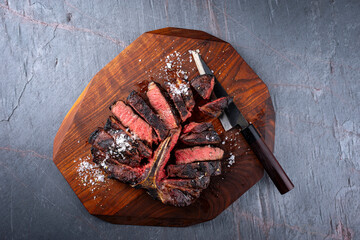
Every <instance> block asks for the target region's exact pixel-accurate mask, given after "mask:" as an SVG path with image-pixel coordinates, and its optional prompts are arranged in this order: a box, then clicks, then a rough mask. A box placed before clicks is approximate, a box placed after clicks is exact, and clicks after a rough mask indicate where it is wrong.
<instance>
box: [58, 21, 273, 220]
mask: <svg viewBox="0 0 360 240" xmlns="http://www.w3.org/2000/svg"><path fill="white" fill-rule="evenodd" d="M195 49H199V51H200V53H201V54H202V56H203V58H204V60H205V61H206V62H207V64H208V66H209V67H210V68H211V69H213V70H214V74H215V75H216V76H217V78H218V80H219V81H220V82H221V83H222V85H223V86H224V88H225V89H227V91H228V93H229V95H231V96H233V97H234V102H235V103H236V105H237V106H238V107H239V108H240V110H242V112H243V114H244V116H245V117H246V118H247V119H248V120H249V121H250V122H252V123H253V124H254V125H255V126H256V127H257V129H258V130H259V131H260V133H261V134H262V136H263V137H264V138H265V141H266V143H267V145H268V146H269V147H270V148H271V149H273V145H274V131H275V124H274V123H275V116H274V111H273V106H272V102H271V98H270V95H269V92H268V89H267V87H266V85H265V84H264V83H263V82H262V81H261V79H260V78H259V77H258V76H257V75H256V73H255V72H254V71H253V70H252V69H251V68H250V67H249V66H248V64H247V63H246V62H245V61H244V60H243V59H242V58H241V56H240V55H239V54H238V53H237V52H236V51H235V49H234V48H233V47H232V46H231V45H230V44H228V43H226V42H224V41H222V40H220V39H218V38H215V37H213V36H211V35H209V34H207V33H205V32H201V31H194V30H187V29H176V28H165V29H160V30H156V31H153V32H147V33H144V34H143V35H141V36H140V37H139V38H137V39H136V40H135V41H134V42H133V43H132V44H131V45H129V46H128V47H127V48H126V49H125V50H123V51H122V52H121V53H120V54H119V55H118V56H117V57H115V58H114V59H113V60H112V61H111V62H110V63H109V64H107V65H106V66H105V67H104V68H103V69H102V70H100V71H99V72H98V73H97V74H96V75H95V76H94V78H93V79H92V80H91V82H90V83H89V84H88V86H87V87H86V88H85V90H84V91H83V93H82V94H81V95H80V97H79V98H78V100H77V101H76V102H75V104H74V105H73V107H72V108H71V110H70V111H69V113H68V114H67V116H66V117H65V119H64V121H63V123H62V124H61V126H60V128H59V130H58V133H57V135H56V137H55V140H54V151H53V161H54V163H55V164H56V166H57V167H58V169H59V170H60V172H61V173H62V174H63V176H64V177H65V179H66V180H67V182H68V183H69V184H70V186H71V188H72V189H73V190H74V192H75V193H76V195H77V196H78V197H79V199H80V200H81V202H82V203H83V204H84V206H85V207H86V209H87V210H88V211H89V212H90V213H91V214H93V215H95V216H97V217H99V218H102V219H104V220H106V221H109V222H113V223H119V224H136V225H161V226H187V225H192V224H196V223H200V222H204V221H207V220H210V219H213V218H214V217H216V216H217V215H219V214H220V213H221V212H222V211H223V210H224V209H226V208H227V207H228V206H229V205H230V204H231V203H233V202H234V201H235V200H236V199H238V198H239V197H240V196H241V195H242V194H244V193H245V192H246V191H247V190H248V189H249V188H251V187H252V186H253V185H254V184H255V183H256V182H258V181H259V180H260V179H261V177H262V176H263V168H262V166H261V165H260V163H259V162H258V160H257V159H256V157H255V156H254V155H253V153H252V152H251V151H250V149H249V147H248V145H247V143H246V142H245V141H244V139H243V137H242V135H241V134H239V129H232V130H231V131H228V132H223V129H222V127H221V125H220V123H219V121H218V120H216V121H215V122H214V125H215V128H216V130H217V131H218V132H219V133H221V137H222V139H223V141H225V142H226V143H225V144H224V145H222V147H223V148H224V149H225V152H226V155H225V159H227V158H229V156H230V154H233V155H235V157H236V158H235V159H236V162H235V164H233V165H232V166H231V167H228V166H227V162H226V160H224V168H223V169H224V171H223V174H222V175H221V176H218V177H213V178H212V180H211V184H210V186H209V188H208V189H206V190H204V191H203V192H202V194H201V197H200V198H199V199H198V200H197V201H196V202H195V203H194V204H192V205H191V206H188V207H184V208H178V207H173V206H167V205H164V204H162V203H161V202H160V201H156V200H153V199H152V198H151V197H150V196H149V195H148V194H146V193H145V191H144V190H142V189H134V188H131V187H130V186H128V185H126V184H122V183H120V182H118V181H116V180H109V181H107V183H106V184H104V185H103V186H102V187H100V188H98V189H96V190H93V189H92V188H91V186H83V185H82V183H81V182H80V180H79V179H78V178H77V175H78V173H77V171H76V159H79V158H85V157H86V156H89V152H90V145H89V144H77V142H78V141H80V142H82V143H85V142H86V139H87V138H88V137H89V135H90V133H91V132H92V131H94V129H96V127H98V126H103V125H104V122H105V121H106V119H107V118H108V116H109V115H110V111H109V109H108V106H109V105H110V104H111V103H112V102H114V101H115V100H118V99H125V98H126V97H127V96H128V94H129V93H130V91H131V90H133V89H137V90H138V89H139V88H140V86H141V82H143V81H144V80H145V81H146V80H150V79H153V80H156V81H158V82H160V83H162V82H163V81H164V80H165V79H166V78H167V77H169V76H170V77H171V75H172V74H174V73H173V72H169V71H167V72H165V71H164V66H165V65H166V63H165V61H166V57H167V56H169V55H170V56H175V57H174V61H177V63H175V62H174V63H173V64H174V66H173V68H177V69H178V70H180V68H181V70H183V71H185V72H187V75H188V76H189V78H190V79H191V78H193V77H195V76H196V75H198V73H197V70H196V68H195V63H194V62H193V61H191V60H190V53H189V52H188V50H195ZM177 53H178V54H179V58H177V57H176V55H177ZM171 54H174V55H171ZM180 55H181V56H180ZM170 58H171V57H170ZM180 66H181V67H180ZM196 118H201V116H197V117H194V119H196ZM74 161H75V162H74ZM94 197H96V199H94Z"/></svg>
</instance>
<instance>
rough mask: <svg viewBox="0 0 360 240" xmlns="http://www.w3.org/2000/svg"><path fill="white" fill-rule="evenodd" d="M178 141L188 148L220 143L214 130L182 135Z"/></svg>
mask: <svg viewBox="0 0 360 240" xmlns="http://www.w3.org/2000/svg"><path fill="white" fill-rule="evenodd" d="M180 140H181V142H183V143H184V144H186V145H190V146H196V145H203V144H218V143H220V142H221V138H220V137H219V135H218V134H217V132H215V131H214V130H210V131H204V132H201V133H190V134H186V135H182V136H181V138H180Z"/></svg>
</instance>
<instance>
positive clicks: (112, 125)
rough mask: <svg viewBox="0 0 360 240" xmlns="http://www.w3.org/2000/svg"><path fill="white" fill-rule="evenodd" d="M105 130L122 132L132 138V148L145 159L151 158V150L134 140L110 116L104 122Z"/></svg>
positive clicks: (131, 136)
mask: <svg viewBox="0 0 360 240" xmlns="http://www.w3.org/2000/svg"><path fill="white" fill-rule="evenodd" d="M104 129H105V130H110V129H115V130H122V131H123V132H124V133H126V135H128V136H129V137H130V138H132V146H133V147H134V148H137V150H138V152H139V154H140V156H142V157H145V158H150V157H151V156H152V150H151V149H150V148H149V147H148V146H146V145H145V144H144V143H143V142H142V141H141V140H135V139H134V136H133V135H132V134H131V133H130V132H128V130H127V129H126V128H125V127H124V126H123V125H122V124H121V123H120V122H119V121H118V120H117V119H116V118H114V117H113V116H110V117H109V118H108V120H107V121H106V124H105V127H104Z"/></svg>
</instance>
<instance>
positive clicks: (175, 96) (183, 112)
mask: <svg viewBox="0 0 360 240" xmlns="http://www.w3.org/2000/svg"><path fill="white" fill-rule="evenodd" d="M165 85H166V90H167V91H168V93H169V96H170V98H171V99H172V101H173V102H174V105H175V107H176V109H177V110H178V113H179V115H180V118H181V121H182V122H185V121H186V119H188V118H189V117H191V113H190V112H189V111H188V109H187V107H186V105H185V102H184V100H183V97H182V95H181V91H182V90H181V89H180V88H179V87H178V86H177V85H176V84H175V83H170V82H166V83H165Z"/></svg>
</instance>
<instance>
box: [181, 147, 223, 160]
mask: <svg viewBox="0 0 360 240" xmlns="http://www.w3.org/2000/svg"><path fill="white" fill-rule="evenodd" d="M223 156H224V151H223V150H222V149H220V148H217V147H211V146H203V147H193V148H185V149H180V150H177V151H175V158H176V164H181V163H192V162H197V161H212V160H220V159H222V158H223Z"/></svg>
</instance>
